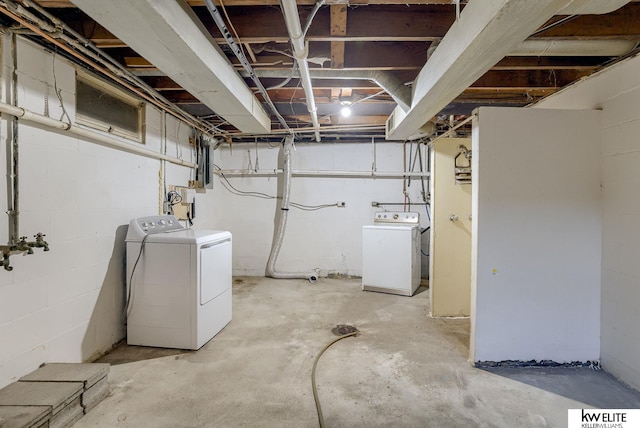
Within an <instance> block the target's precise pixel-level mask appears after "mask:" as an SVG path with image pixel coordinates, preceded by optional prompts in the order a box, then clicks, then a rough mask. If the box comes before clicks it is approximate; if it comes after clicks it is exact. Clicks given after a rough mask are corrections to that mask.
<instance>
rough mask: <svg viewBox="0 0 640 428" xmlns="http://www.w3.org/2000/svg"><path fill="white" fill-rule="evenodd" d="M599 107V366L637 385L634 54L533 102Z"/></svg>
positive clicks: (638, 207) (637, 74) (638, 95)
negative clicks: (600, 172)
mask: <svg viewBox="0 0 640 428" xmlns="http://www.w3.org/2000/svg"><path fill="white" fill-rule="evenodd" d="M537 107H542V108H562V109H566V108H577V109H595V108H597V109H602V144H601V148H600V149H601V150H600V152H601V167H602V198H603V203H602V297H601V299H602V309H601V317H602V326H601V349H600V358H601V362H602V366H603V367H604V369H605V370H607V371H608V372H610V373H612V374H613V375H615V376H616V377H618V378H620V379H622V380H623V381H624V382H627V383H628V384H630V385H633V386H634V387H635V388H638V389H640V329H638V325H640V264H639V263H638V254H640V227H638V224H640V200H639V199H638V198H637V194H638V188H639V187H640V168H638V165H639V164H640V139H638V135H640V57H635V58H631V59H629V60H626V61H624V62H621V63H619V64H616V65H614V66H613V67H610V68H608V69H607V70H605V71H603V72H601V73H598V74H597V75H594V76H593V77H591V78H589V79H586V80H584V81H582V82H580V83H578V84H576V85H574V86H571V87H569V88H567V89H566V90H564V91H562V92H560V93H558V94H556V95H554V96H552V97H549V98H547V99H545V100H544V101H542V102H541V103H539V104H538V106H537Z"/></svg>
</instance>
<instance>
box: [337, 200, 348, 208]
mask: <svg viewBox="0 0 640 428" xmlns="http://www.w3.org/2000/svg"><path fill="white" fill-rule="evenodd" d="M346 206H347V203H346V202H340V201H338V202H336V207H338V208H344V207H346Z"/></svg>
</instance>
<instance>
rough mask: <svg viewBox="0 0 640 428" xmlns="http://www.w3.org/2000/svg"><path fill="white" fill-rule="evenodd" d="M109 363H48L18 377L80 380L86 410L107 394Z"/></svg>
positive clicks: (68, 380) (38, 380) (30, 380)
mask: <svg viewBox="0 0 640 428" xmlns="http://www.w3.org/2000/svg"><path fill="white" fill-rule="evenodd" d="M108 374H109V364H102V363H49V364H46V365H44V366H42V367H40V368H39V369H38V370H36V371H34V372H33V373H30V374H28V375H26V376H24V377H22V378H21V379H20V381H21V382H82V383H83V392H82V396H81V400H80V402H81V405H82V407H83V409H84V412H85V413H86V412H88V411H89V410H91V409H92V408H93V407H95V406H96V404H98V403H99V402H100V401H101V400H103V399H104V398H105V397H106V396H107V395H109V382H108V380H107V375H108Z"/></svg>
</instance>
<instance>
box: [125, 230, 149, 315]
mask: <svg viewBox="0 0 640 428" xmlns="http://www.w3.org/2000/svg"><path fill="white" fill-rule="evenodd" d="M149 236H150V235H144V238H142V242H141V243H140V251H139V252H138V257H137V258H136V262H135V263H134V264H133V269H131V276H130V277H129V289H128V290H127V301H126V302H125V305H124V311H123V312H122V317H123V319H124V325H127V317H128V315H129V314H128V312H129V307H130V306H131V296H132V295H133V294H132V290H133V275H134V274H135V273H136V267H138V262H139V261H140V257H141V256H142V251H143V250H144V245H145V243H146V242H147V238H148V237H149Z"/></svg>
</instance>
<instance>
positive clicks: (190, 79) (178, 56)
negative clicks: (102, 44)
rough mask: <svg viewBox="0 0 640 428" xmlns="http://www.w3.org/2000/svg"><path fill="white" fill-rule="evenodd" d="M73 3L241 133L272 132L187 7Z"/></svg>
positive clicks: (124, 0) (125, 0)
mask: <svg viewBox="0 0 640 428" xmlns="http://www.w3.org/2000/svg"><path fill="white" fill-rule="evenodd" d="M73 2H74V3H75V4H76V6H78V7H79V8H80V9H82V11H83V12H85V13H87V14H88V15H89V16H91V17H92V18H93V19H94V20H95V21H96V22H99V23H100V24H101V25H102V26H104V27H105V28H106V29H108V30H109V31H110V32H112V33H113V34H114V35H115V36H116V37H118V38H119V39H120V40H122V41H123V42H125V43H126V44H127V45H129V46H130V47H131V48H132V49H133V50H135V51H136V52H137V53H138V54H140V55H142V56H143V57H145V58H146V59H147V60H148V61H149V62H151V63H152V64H154V65H155V66H156V67H158V68H159V69H160V70H162V71H163V72H165V73H166V74H167V76H169V77H170V78H171V79H172V80H174V81H175V82H176V83H178V84H179V85H180V86H182V87H183V88H185V89H186V90H187V91H189V92H190V93H191V94H192V95H193V96H195V97H196V98H198V99H199V100H200V101H201V102H202V103H203V104H205V105H206V106H207V107H209V108H211V109H212V110H213V111H214V112H215V113H216V114H217V115H219V116H221V117H223V118H224V119H225V120H226V121H228V122H229V123H231V124H232V125H233V126H235V127H236V128H238V129H239V130H241V131H242V132H253V133H262V134H267V133H269V132H270V130H271V118H270V117H269V115H268V114H267V113H266V111H265V110H264V108H263V107H262V104H261V103H260V101H259V100H258V98H257V97H256V96H255V95H254V94H253V93H252V92H251V90H250V89H249V88H248V87H247V85H246V84H245V82H244V80H242V78H241V77H240V76H238V73H237V72H236V71H235V70H234V68H233V66H232V65H231V63H230V62H229V60H228V59H227V57H226V56H225V55H224V54H223V53H222V52H221V51H220V49H219V48H218V46H217V45H216V43H215V41H214V40H213V37H212V36H211V34H210V33H209V32H208V31H207V29H206V28H205V27H204V25H203V24H202V23H201V22H200V20H199V19H198V17H197V16H196V15H195V13H194V12H193V10H192V9H191V7H190V6H189V5H188V4H187V2H186V1H158V0H135V1H131V0H110V1H104V0H74V1H73Z"/></svg>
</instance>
